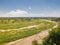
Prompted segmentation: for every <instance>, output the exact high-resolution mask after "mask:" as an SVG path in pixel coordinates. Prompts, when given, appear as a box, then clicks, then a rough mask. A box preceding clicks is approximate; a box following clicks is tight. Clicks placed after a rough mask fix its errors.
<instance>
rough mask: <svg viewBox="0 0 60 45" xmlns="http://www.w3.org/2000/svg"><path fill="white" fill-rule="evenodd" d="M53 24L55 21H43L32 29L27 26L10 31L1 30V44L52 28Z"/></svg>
mask: <svg viewBox="0 0 60 45" xmlns="http://www.w3.org/2000/svg"><path fill="white" fill-rule="evenodd" d="M48 24H49V25H48ZM51 24H52V25H51ZM50 25H51V26H50ZM49 26H50V27H49ZM52 26H53V23H48V22H43V23H42V24H40V26H38V27H36V28H31V29H27V28H26V29H23V30H11V31H9V32H0V44H4V43H8V42H11V41H15V40H18V39H21V38H25V37H28V36H31V35H34V34H37V33H39V32H41V31H42V30H45V29H48V28H52Z"/></svg>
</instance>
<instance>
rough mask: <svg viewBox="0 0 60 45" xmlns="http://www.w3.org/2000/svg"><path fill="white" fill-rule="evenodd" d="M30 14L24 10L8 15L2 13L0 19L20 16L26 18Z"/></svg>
mask: <svg viewBox="0 0 60 45" xmlns="http://www.w3.org/2000/svg"><path fill="white" fill-rule="evenodd" d="M27 14H28V12H27V11H24V10H12V11H10V12H7V13H2V14H1V13H0V17H19V16H24V15H27Z"/></svg>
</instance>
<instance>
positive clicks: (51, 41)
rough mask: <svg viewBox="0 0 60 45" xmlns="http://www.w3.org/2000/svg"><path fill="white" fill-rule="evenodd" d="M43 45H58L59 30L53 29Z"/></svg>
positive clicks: (59, 38) (59, 43) (59, 41)
mask: <svg viewBox="0 0 60 45" xmlns="http://www.w3.org/2000/svg"><path fill="white" fill-rule="evenodd" d="M43 45H60V28H55V29H53V31H51V32H50V35H49V36H48V38H46V39H45V40H44V42H43Z"/></svg>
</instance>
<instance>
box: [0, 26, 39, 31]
mask: <svg viewBox="0 0 60 45" xmlns="http://www.w3.org/2000/svg"><path fill="white" fill-rule="evenodd" d="M37 26H39V25H32V26H27V27H22V28H18V29H8V30H0V32H6V31H11V30H21V29H26V28H28V29H30V28H34V27H37Z"/></svg>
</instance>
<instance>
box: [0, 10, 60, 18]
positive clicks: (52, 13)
mask: <svg viewBox="0 0 60 45" xmlns="http://www.w3.org/2000/svg"><path fill="white" fill-rule="evenodd" d="M0 17H60V11H50V12H49V11H47V12H42V13H39V14H37V13H28V12H27V11H25V10H12V11H10V12H6V13H4V12H1V11H0Z"/></svg>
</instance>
